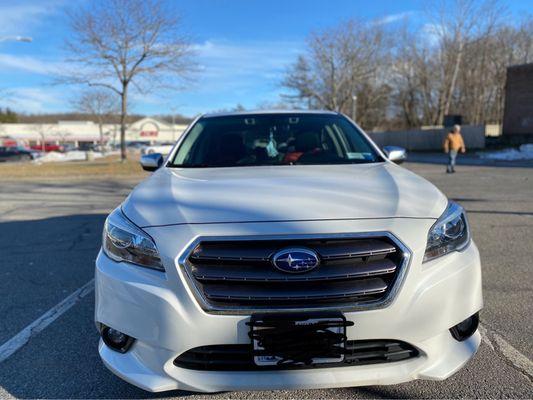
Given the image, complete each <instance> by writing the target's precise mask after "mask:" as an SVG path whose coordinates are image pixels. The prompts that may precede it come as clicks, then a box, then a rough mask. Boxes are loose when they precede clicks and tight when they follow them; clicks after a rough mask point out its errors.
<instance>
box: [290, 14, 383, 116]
mask: <svg viewBox="0 0 533 400" xmlns="http://www.w3.org/2000/svg"><path fill="white" fill-rule="evenodd" d="M388 45H389V37H388V35H387V33H386V31H385V30H384V28H383V26H382V25H380V24H376V23H366V22H361V21H355V20H352V21H348V22H345V23H342V24H340V25H339V26H337V27H335V28H333V29H327V30H324V31H321V32H317V33H314V34H312V35H311V36H310V38H309V39H308V42H307V51H306V53H305V54H302V55H300V56H299V57H298V58H297V60H296V62H295V63H294V64H293V65H292V66H291V67H290V68H289V70H288V71H287V74H286V76H285V79H284V80H283V82H282V85H283V86H284V87H286V88H288V89H289V90H290V91H291V92H292V93H291V94H288V95H285V97H286V98H287V99H288V100H290V101H292V102H293V103H295V104H296V105H299V106H306V107H308V108H325V109H329V110H335V111H344V112H349V110H350V109H351V107H352V101H353V100H352V99H353V97H354V96H357V114H358V121H359V122H360V123H362V124H363V125H365V123H367V122H369V120H370V119H372V117H371V113H372V112H373V111H374V110H375V109H376V105H377V104H379V102H380V101H381V100H383V99H384V96H386V93H387V89H386V87H384V86H383V83H384V81H383V79H382V78H383V76H384V70H385V69H386V68H387V66H388V62H389V59H390V57H389V52H388V49H387V48H388ZM382 116H385V113H382Z"/></svg>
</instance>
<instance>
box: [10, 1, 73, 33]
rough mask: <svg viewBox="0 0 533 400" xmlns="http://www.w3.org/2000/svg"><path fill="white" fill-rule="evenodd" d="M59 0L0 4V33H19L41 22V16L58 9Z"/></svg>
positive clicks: (60, 3)
mask: <svg viewBox="0 0 533 400" xmlns="http://www.w3.org/2000/svg"><path fill="white" fill-rule="evenodd" d="M60 5H62V2H61V1H39V2H35V3H29V4H28V3H27V4H10V5H2V6H0V34H2V35H19V34H22V33H27V32H28V31H29V30H31V28H33V27H35V26H36V25H38V24H41V23H42V22H43V17H45V16H47V15H51V14H54V13H55V12H57V11H58V9H59V6H60Z"/></svg>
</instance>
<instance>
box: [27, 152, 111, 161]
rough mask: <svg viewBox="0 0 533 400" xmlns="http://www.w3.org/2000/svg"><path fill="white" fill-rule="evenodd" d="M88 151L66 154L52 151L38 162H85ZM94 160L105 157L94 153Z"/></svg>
mask: <svg viewBox="0 0 533 400" xmlns="http://www.w3.org/2000/svg"><path fill="white" fill-rule="evenodd" d="M86 153H87V152H86V151H80V150H73V151H69V152H66V153H58V152H56V151H51V152H50V153H46V154H45V155H44V156H42V157H40V158H39V159H38V160H37V162H40V163H41V162H64V161H85V160H86V159H87V155H86ZM93 155H94V158H95V159H96V158H101V157H103V155H102V153H99V152H96V151H95V152H93Z"/></svg>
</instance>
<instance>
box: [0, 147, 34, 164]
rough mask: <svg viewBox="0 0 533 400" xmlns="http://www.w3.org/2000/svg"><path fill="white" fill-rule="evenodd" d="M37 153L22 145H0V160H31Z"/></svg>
mask: <svg viewBox="0 0 533 400" xmlns="http://www.w3.org/2000/svg"><path fill="white" fill-rule="evenodd" d="M35 158H37V154H35V153H34V152H32V151H31V150H29V149H25V148H23V147H0V162H6V161H31V160H33V159H35Z"/></svg>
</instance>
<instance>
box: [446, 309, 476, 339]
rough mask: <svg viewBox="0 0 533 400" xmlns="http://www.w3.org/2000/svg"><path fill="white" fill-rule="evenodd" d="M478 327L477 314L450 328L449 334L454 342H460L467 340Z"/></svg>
mask: <svg viewBox="0 0 533 400" xmlns="http://www.w3.org/2000/svg"><path fill="white" fill-rule="evenodd" d="M478 326H479V313H475V314H474V315H472V316H470V317H468V318H467V319H465V320H464V321H461V322H459V323H458V324H457V325H455V326H454V327H452V328H450V333H451V334H452V336H453V338H454V339H455V340H458V341H459V342H462V341H464V340H466V339H468V338H469V337H470V336H472V335H473V334H474V332H476V331H477V328H478Z"/></svg>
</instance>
